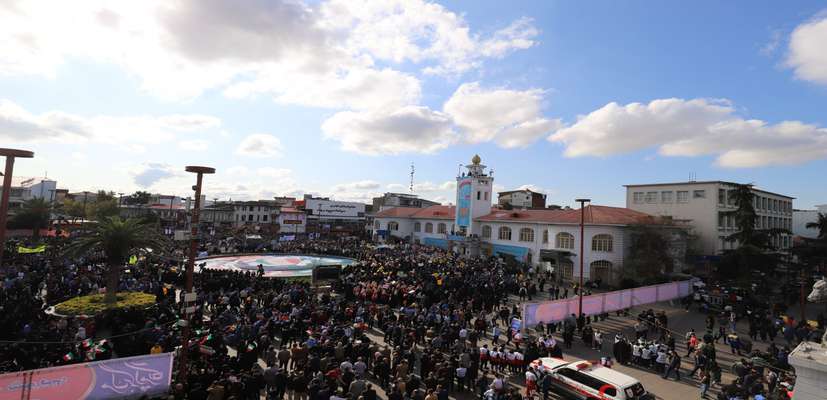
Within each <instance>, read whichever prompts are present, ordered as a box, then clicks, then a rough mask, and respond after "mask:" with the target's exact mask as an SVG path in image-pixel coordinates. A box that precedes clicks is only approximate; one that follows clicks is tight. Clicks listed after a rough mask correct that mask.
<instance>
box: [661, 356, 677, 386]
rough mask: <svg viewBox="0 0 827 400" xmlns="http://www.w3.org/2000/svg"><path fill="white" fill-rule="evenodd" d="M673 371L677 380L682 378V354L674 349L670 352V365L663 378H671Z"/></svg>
mask: <svg viewBox="0 0 827 400" xmlns="http://www.w3.org/2000/svg"><path fill="white" fill-rule="evenodd" d="M672 371H675V380H676V381H679V380H681V356H679V355H678V352H677V351H674V350H673V351H671V352H670V353H669V366H668V367H667V368H666V372H665V373H664V374H663V379H669V374H671V373H672Z"/></svg>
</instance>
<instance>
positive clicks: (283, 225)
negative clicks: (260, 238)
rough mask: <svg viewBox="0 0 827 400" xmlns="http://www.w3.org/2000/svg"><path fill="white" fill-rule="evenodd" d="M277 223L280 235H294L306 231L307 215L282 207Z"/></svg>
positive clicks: (301, 211)
mask: <svg viewBox="0 0 827 400" xmlns="http://www.w3.org/2000/svg"><path fill="white" fill-rule="evenodd" d="M277 222H278V224H279V233H282V234H288V235H296V234H301V233H305V232H306V231H307V214H305V212H304V211H303V210H299V209H296V208H294V207H282V208H281V210H280V211H279V215H278V219H277Z"/></svg>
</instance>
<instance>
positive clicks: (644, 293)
mask: <svg viewBox="0 0 827 400" xmlns="http://www.w3.org/2000/svg"><path fill="white" fill-rule="evenodd" d="M690 294H691V285H690V282H689V281H688V280H687V281H679V282H670V283H663V284H660V285H652V286H642V287H637V288H633V289H625V290H616V291H614V292H606V293H598V294H593V295H590V296H583V313H584V314H586V315H597V314H602V313H608V312H612V311H617V310H623V309H626V308H630V307H634V306H641V305H644V304H651V303H657V302H660V301H668V300H673V299H679V298H682V297H686V296H689V295H690ZM578 302H579V299H578V298H577V297H574V298H569V299H560V300H553V301H544V302H536V303H526V304H524V305H523V321H524V322H525V323H524V324H523V327H534V326H537V324H541V323H546V322H559V321H562V320H564V319H565V318H566V317H567V316H569V315H571V314H574V315H577V311H578Z"/></svg>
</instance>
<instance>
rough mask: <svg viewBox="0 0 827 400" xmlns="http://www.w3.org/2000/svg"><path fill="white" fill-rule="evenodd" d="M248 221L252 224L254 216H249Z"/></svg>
mask: <svg viewBox="0 0 827 400" xmlns="http://www.w3.org/2000/svg"><path fill="white" fill-rule="evenodd" d="M247 221H250V222H252V221H253V214H250V215H249V216H247Z"/></svg>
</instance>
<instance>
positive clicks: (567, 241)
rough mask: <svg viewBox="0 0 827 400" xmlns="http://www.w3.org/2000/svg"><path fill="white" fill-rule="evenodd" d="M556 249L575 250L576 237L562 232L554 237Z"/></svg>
mask: <svg viewBox="0 0 827 400" xmlns="http://www.w3.org/2000/svg"><path fill="white" fill-rule="evenodd" d="M554 241H555V243H554V247H557V248H558V249H573V248H574V235H572V234H571V233H568V232H560V233H558V234H557V235H556V236H555V237H554Z"/></svg>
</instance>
